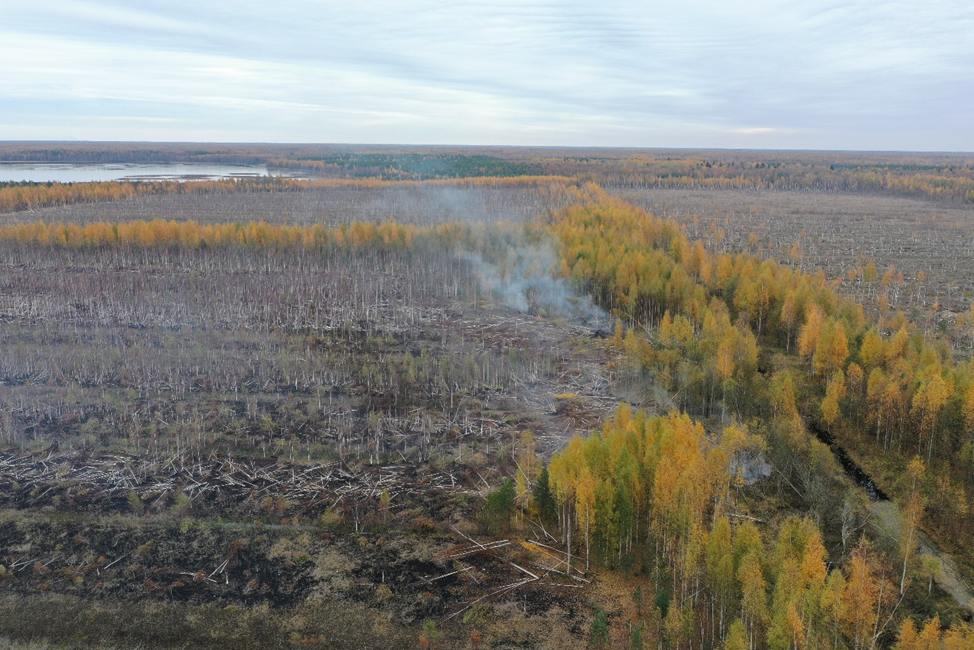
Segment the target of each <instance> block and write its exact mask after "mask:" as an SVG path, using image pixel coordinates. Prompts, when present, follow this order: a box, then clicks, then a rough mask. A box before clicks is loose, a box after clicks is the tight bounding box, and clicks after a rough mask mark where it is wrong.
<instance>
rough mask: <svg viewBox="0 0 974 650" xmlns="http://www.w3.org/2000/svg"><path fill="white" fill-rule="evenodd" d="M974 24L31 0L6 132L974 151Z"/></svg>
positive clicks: (878, 17)
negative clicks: (112, 123) (71, 126)
mask: <svg viewBox="0 0 974 650" xmlns="http://www.w3.org/2000/svg"><path fill="white" fill-rule="evenodd" d="M971 33H974V7H972V6H970V5H969V3H966V2H950V1H947V2H940V3H937V4H928V3H923V4H921V3H919V2H914V3H909V2H907V3H875V2H872V1H870V2H866V1H853V2H846V3H841V4H839V3H835V2H828V1H822V0H810V1H809V2H805V3H792V2H784V1H783V0H782V1H772V0H753V1H750V2H741V3H726V2H711V1H706V2H704V1H700V0H688V1H686V2H681V3H647V2H617V1H614V0H606V1H604V2H599V3H597V4H596V3H592V2H580V1H577V0H575V1H573V0H564V1H559V2H555V1H533V2H523V1H522V2H514V1H508V0H500V1H492V2H476V1H473V2H459V3H442V2H439V1H436V2H434V1H432V0H416V1H415V2H410V3H402V2H398V1H397V2H392V1H386V0H373V1H372V2H368V3H349V2H343V3H338V2H312V1H305V2H295V1H286V0H282V1H280V2H276V3H273V4H268V3H255V2H251V1H249V0H240V1H237V2H233V3H230V2H224V1H222V0H213V1H210V2H205V3H204V2H186V1H185V0H173V1H166V2H160V1H156V0H147V1H145V2H140V3H138V4H137V5H133V4H132V3H129V2H122V1H111V0H102V1H96V0H70V1H68V0H35V2H32V3H15V5H14V6H12V7H8V8H5V18H4V22H3V25H2V26H0V58H2V60H5V61H17V62H18V65H16V66H10V65H8V66H4V68H3V69H0V97H3V99H2V100H0V116H2V118H3V119H2V121H3V123H4V125H5V126H2V127H0V138H6V137H15V135H17V134H21V135H22V134H25V133H26V134H29V136H28V137H37V138H44V137H55V136H51V135H47V134H49V133H52V132H53V131H54V130H56V128H60V125H59V124H57V123H54V122H53V120H54V119H55V117H53V116H63V115H64V114H66V113H71V111H72V107H74V112H75V113H76V114H79V115H86V114H89V113H88V112H90V111H95V110H97V111H101V114H102V115H106V116H109V115H124V116H126V117H129V118H137V117H145V118H151V119H152V120H157V119H162V118H171V119H173V120H174V121H172V122H168V123H164V122H159V121H155V122H153V121H151V120H150V121H145V122H143V125H142V127H141V130H137V129H136V127H134V126H132V127H131V128H130V129H129V130H128V131H126V133H136V132H137V133H139V134H140V135H141V137H140V139H150V140H153V139H159V140H186V139H189V138H190V137H191V136H192V137H194V138H195V137H199V136H200V134H207V133H211V134H213V137H214V138H219V139H234V140H251V141H252V140H255V139H261V140H268V139H269V140H276V141H291V142H309V141H310V142H315V141H318V142H402V143H470V144H542V145H554V144H565V145H612V146H705V147H706V146H712V147H713V146H716V147H720V146H726V147H741V146H745V147H746V146H762V147H798V148H837V147H841V148H849V147H853V148H868V149H904V148H905V149H909V148H920V149H955V150H956V149H967V150H971V149H974V127H972V126H971V125H970V121H969V119H968V118H967V115H966V110H964V109H963V107H965V106H966V107H969V106H970V105H971V104H972V100H974V63H972V62H974V39H971V38H970V34H971ZM4 104H6V106H4ZM28 104H30V105H32V106H34V107H35V109H36V107H37V106H38V105H41V106H45V107H46V108H45V109H43V110H41V111H40V113H38V112H37V111H36V110H34V111H33V112H31V113H26V112H24V113H18V106H22V105H23V106H26V105H28ZM118 107H121V109H123V110H120V109H119V108H118ZM45 114H50V115H51V116H52V117H51V121H49V122H45V121H44V120H43V119H41V116H43V115H45ZM129 122H130V123H134V121H133V120H129ZM130 126H131V125H130ZM77 128H78V130H82V131H84V129H85V128H87V127H85V126H84V125H80V126H78V127H77ZM90 133H91V132H86V133H81V134H80V135H81V137H93V136H90V135H89V134H90ZM99 133H102V132H101V131H99ZM126 137H130V136H126Z"/></svg>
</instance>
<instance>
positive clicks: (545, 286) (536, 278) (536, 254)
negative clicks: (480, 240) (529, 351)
mask: <svg viewBox="0 0 974 650" xmlns="http://www.w3.org/2000/svg"><path fill="white" fill-rule="evenodd" d="M458 255H459V257H460V258H461V259H464V260H466V261H467V262H469V263H470V264H471V266H472V267H473V269H474V272H475V273H476V275H477V280H478V282H479V284H480V288H481V290H482V291H484V292H485V293H491V294H493V295H494V296H496V297H497V298H499V299H500V300H502V301H503V302H504V304H505V305H507V306H509V307H511V308H512V309H516V310H517V311H519V312H522V313H525V314H536V315H544V316H548V317H551V318H571V319H579V320H582V321H584V322H586V323H588V324H591V325H593V326H594V327H599V326H600V325H603V324H605V323H607V322H608V315H607V314H606V313H605V312H604V311H602V309H600V308H599V307H598V306H597V305H596V304H595V303H593V302H592V299H591V297H589V296H585V295H579V294H578V293H576V292H575V291H573V290H572V288H571V286H569V284H568V281H567V280H566V279H565V278H563V277H561V274H560V272H559V270H560V268H561V261H560V259H559V258H558V255H557V254H556V253H555V251H554V250H552V248H551V247H550V246H548V245H547V244H544V243H542V244H540V245H535V244H526V243H525V244H520V245H513V244H511V245H509V246H508V247H507V249H506V255H505V256H504V257H503V258H502V259H499V260H498V261H497V263H496V264H494V263H491V262H489V261H487V260H485V259H484V257H483V256H482V255H481V254H480V253H477V252H472V251H460V252H458Z"/></svg>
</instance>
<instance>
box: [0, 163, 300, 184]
mask: <svg viewBox="0 0 974 650" xmlns="http://www.w3.org/2000/svg"><path fill="white" fill-rule="evenodd" d="M260 176H281V177H284V178H306V176H304V175H302V174H300V172H292V171H290V170H277V169H271V170H268V169H267V167H266V166H265V165H231V164H225V163H90V164H89V163H25V162H0V182H2V181H33V182H35V183H46V182H48V181H53V182H58V183H85V182H89V181H209V180H218V179H221V178H256V177H260Z"/></svg>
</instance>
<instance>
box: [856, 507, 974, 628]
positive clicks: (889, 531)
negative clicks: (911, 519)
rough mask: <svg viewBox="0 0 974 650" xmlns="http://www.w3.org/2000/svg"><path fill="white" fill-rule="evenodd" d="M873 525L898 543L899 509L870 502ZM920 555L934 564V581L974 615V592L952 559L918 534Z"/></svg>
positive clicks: (925, 537)
mask: <svg viewBox="0 0 974 650" xmlns="http://www.w3.org/2000/svg"><path fill="white" fill-rule="evenodd" d="M871 510H872V514H873V525H874V526H875V527H876V528H877V529H878V530H879V531H880V532H882V533H885V534H886V535H889V536H890V537H892V538H893V539H894V540H896V541H897V543H899V540H900V531H901V530H902V523H901V519H900V517H901V514H900V509H899V508H898V507H897V506H896V504H894V503H893V502H892V501H874V502H872V507H871ZM919 542H920V553H921V555H926V556H929V557H931V558H933V560H934V562H935V563H936V569H935V571H934V580H936V581H937V584H938V585H940V587H941V588H942V589H943V590H944V591H946V592H947V593H948V594H950V595H951V596H952V597H953V598H954V600H956V601H957V604H958V605H960V606H961V607H963V608H965V609H967V610H968V611H970V612H972V613H974V590H972V589H971V587H970V585H968V584H967V583H966V582H965V581H964V579H963V578H962V577H961V574H960V571H958V570H957V565H956V564H954V560H953V558H952V557H951V556H950V555H949V554H948V553H944V552H943V551H941V550H940V549H939V548H937V546H936V544H934V543H933V542H932V541H931V540H930V539H929V538H928V537H927V536H926V535H924V534H923V533H921V534H920V538H919Z"/></svg>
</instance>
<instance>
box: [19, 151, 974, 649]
mask: <svg viewBox="0 0 974 650" xmlns="http://www.w3.org/2000/svg"><path fill="white" fill-rule="evenodd" d="M677 154H679V157H677ZM0 159H3V160H8V161H14V160H38V161H46V162H52V161H54V162H79V161H89V162H91V161H114V162H120V161H133V160H173V161H175V160H179V161H187V162H193V161H204V160H209V161H213V160H225V161H230V160H233V161H235V162H262V163H266V164H274V165H280V166H282V167H287V166H291V167H296V168H303V169H308V170H309V171H314V172H317V173H318V176H319V177H316V178H313V179H310V180H280V179H266V180H262V179H256V180H255V179H248V180H228V181H199V182H187V183H178V182H131V183H129V182H120V183H74V184H57V183H52V184H46V183H44V184H25V183H8V184H6V185H5V186H4V187H2V188H0V213H2V214H0V267H2V272H0V341H2V348H0V349H2V352H0V521H2V526H0V645H2V644H3V643H8V644H9V645H10V647H13V648H21V647H23V648H27V647H31V648H35V647H39V648H47V647H59V648H60V647H106V648H128V647H139V648H177V647H226V646H227V645H228V644H229V645H230V646H232V647H254V648H257V647H281V648H294V647H320V648H327V647H335V648H344V647H403V648H414V647H423V648H468V647H469V648H480V647H483V648H514V647H551V648H572V647H577V648H585V647H596V648H598V647H605V648H608V647H612V648H622V647H629V648H675V649H681V648H687V649H688V650H689V649H693V648H700V649H701V650H709V649H728V650H729V649H735V650H736V649H744V648H746V649H747V650H755V649H757V648H774V649H781V650H785V649H792V648H794V649H806V648H832V649H837V648H849V649H854V650H860V649H865V648H869V649H873V648H890V649H893V650H901V649H902V650H906V649H908V648H929V649H941V648H942V649H944V650H947V649H950V650H953V649H955V648H956V649H962V648H971V647H974V627H972V626H971V620H972V614H974V592H972V590H971V586H970V585H971V584H974V553H972V551H971V549H972V548H974V533H972V531H971V530H970V526H969V525H968V522H969V521H970V518H971V516H972V512H971V511H972V509H974V362H972V359H971V353H970V351H971V349H972V345H974V302H972V299H974V283H972V281H971V280H969V278H967V276H965V275H964V274H963V272H962V271H963V270H964V269H966V268H969V267H970V264H969V259H970V251H971V250H972V248H971V247H972V244H974V232H972V228H974V221H971V220H970V218H969V217H970V213H971V210H974V208H972V207H971V204H972V202H974V167H972V163H974V161H972V160H969V159H965V158H963V157H961V156H954V157H951V156H947V155H944V156H940V157H935V156H924V155H907V154H896V155H894V154H831V153H805V152H792V153H789V152H784V153H782V152H704V151H701V152H686V151H684V152H665V151H636V150H633V151H629V150H567V149H566V150H560V149H558V150H540V149H538V150H531V149H524V150H522V149H504V148H483V149H477V148H467V149H460V148H457V149H456V150H452V149H440V148H415V149H409V150H406V149H404V148H399V149H395V148H382V147H362V148H359V149H357V150H341V149H339V148H331V149H329V148H324V147H318V148H315V147H312V146H310V145H309V146H288V147H282V146H271V145H266V146H264V145H260V146H257V145H253V146H251V145H232V146H231V145H228V146H222V147H210V148H207V146H205V145H199V146H196V145H194V146H193V147H188V146H183V145H170V146H167V145H159V146H158V147H156V146H155V145H153V148H147V147H146V146H143V145H103V146H93V145H64V146H63V147H61V146H58V147H50V146H46V148H45V147H41V146H40V145H36V146H35V145H29V144H16V145H15V144H6V145H3V146H0ZM879 223H882V224H886V226H884V228H885V229H886V234H884V236H883V237H879V238H877V237H876V236H875V230H876V228H877V226H876V224H879ZM886 237H888V239H886ZM965 256H966V257H965ZM952 265H953V266H952ZM957 268H960V269H961V271H958V270H957ZM952 269H953V270H952Z"/></svg>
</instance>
